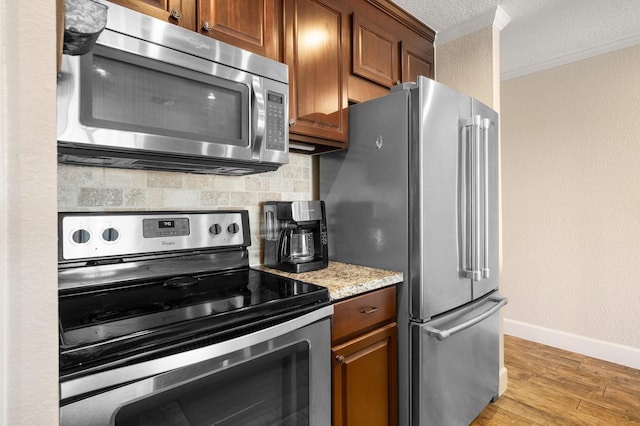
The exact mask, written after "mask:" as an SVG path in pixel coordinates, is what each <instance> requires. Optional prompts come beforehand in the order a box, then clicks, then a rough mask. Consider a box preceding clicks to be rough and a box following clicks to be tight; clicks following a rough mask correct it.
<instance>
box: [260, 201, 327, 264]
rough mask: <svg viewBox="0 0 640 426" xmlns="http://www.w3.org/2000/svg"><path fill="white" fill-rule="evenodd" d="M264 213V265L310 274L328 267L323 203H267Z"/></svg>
mask: <svg viewBox="0 0 640 426" xmlns="http://www.w3.org/2000/svg"><path fill="white" fill-rule="evenodd" d="M263 210H264V265H265V266H268V267H271V268H276V269H280V270H283V271H288V272H308V271H314V270H317V269H322V268H326V267H327V266H328V265H329V256H328V239H327V223H326V214H325V209H324V202H322V201H268V202H266V203H265V204H264V208H263Z"/></svg>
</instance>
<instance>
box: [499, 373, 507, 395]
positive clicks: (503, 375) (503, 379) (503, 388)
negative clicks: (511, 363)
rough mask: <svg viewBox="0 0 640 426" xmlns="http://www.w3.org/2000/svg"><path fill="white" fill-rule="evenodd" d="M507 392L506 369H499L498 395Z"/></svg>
mask: <svg viewBox="0 0 640 426" xmlns="http://www.w3.org/2000/svg"><path fill="white" fill-rule="evenodd" d="M506 390H507V369H506V368H505V367H500V382H499V384H498V395H502V394H503V393H504V392H505V391H506Z"/></svg>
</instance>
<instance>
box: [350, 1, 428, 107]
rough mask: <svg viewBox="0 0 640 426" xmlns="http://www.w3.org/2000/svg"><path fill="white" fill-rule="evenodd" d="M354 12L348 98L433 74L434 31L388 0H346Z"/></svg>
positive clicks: (374, 95)
mask: <svg viewBox="0 0 640 426" xmlns="http://www.w3.org/2000/svg"><path fill="white" fill-rule="evenodd" d="M346 1H347V2H348V4H349V7H350V11H351V13H352V37H353V41H352V51H351V74H350V75H349V88H348V89H349V100H350V101H353V102H364V101H367V100H370V99H374V98H377V97H380V96H384V95H385V94H387V93H389V89H390V88H391V87H393V86H394V85H396V84H398V83H399V82H410V81H416V76H418V75H425V76H427V77H430V78H433V76H434V65H433V64H434V61H433V58H434V55H433V42H434V39H435V33H434V31H433V30H431V29H430V28H429V27H427V26H426V25H425V24H423V23H422V22H420V21H418V20H417V19H416V18H414V17H413V16H411V15H409V14H408V13H406V12H405V11H404V10H402V9H400V8H399V7H397V6H396V5H395V4H393V3H392V2H391V1H389V0H346Z"/></svg>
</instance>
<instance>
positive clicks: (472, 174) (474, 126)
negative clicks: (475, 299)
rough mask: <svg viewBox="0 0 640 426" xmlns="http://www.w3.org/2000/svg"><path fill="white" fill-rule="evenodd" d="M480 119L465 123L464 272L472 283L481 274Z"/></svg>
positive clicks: (477, 279)
mask: <svg viewBox="0 0 640 426" xmlns="http://www.w3.org/2000/svg"><path fill="white" fill-rule="evenodd" d="M481 124H482V117H480V116H479V115H474V116H473V117H472V118H470V119H469V120H468V121H467V127H471V143H470V147H469V153H468V156H467V158H469V162H468V163H467V165H466V177H465V179H466V182H465V185H468V186H469V189H465V194H466V197H467V203H466V222H467V224H466V226H465V227H466V229H467V232H466V236H465V239H466V241H465V247H466V253H465V256H464V260H463V263H464V268H465V270H464V272H465V276H466V277H467V278H471V279H472V280H473V281H480V280H481V279H482V273H481V271H480V233H481V231H480V196H481V191H480V183H481V180H480V169H481V167H480V163H481V156H480V145H481V143H480V130H481Z"/></svg>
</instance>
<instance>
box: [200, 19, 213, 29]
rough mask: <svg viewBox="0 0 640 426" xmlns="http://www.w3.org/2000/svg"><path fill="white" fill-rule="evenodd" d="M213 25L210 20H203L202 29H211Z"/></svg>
mask: <svg viewBox="0 0 640 426" xmlns="http://www.w3.org/2000/svg"><path fill="white" fill-rule="evenodd" d="M212 28H213V27H212V26H211V23H210V22H209V21H202V29H203V30H205V31H211V29H212Z"/></svg>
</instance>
